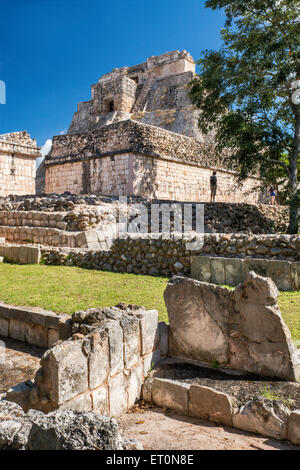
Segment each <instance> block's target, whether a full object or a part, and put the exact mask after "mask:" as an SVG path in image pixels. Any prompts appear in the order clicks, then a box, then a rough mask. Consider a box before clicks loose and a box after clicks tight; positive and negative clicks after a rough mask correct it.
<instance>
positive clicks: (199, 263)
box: [191, 256, 211, 282]
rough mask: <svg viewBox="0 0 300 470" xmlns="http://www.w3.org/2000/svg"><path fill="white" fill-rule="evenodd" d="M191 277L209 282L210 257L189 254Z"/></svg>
mask: <svg viewBox="0 0 300 470" xmlns="http://www.w3.org/2000/svg"><path fill="white" fill-rule="evenodd" d="M191 277H192V278H193V279H198V281H204V282H211V267H210V258H209V257H206V256H191Z"/></svg>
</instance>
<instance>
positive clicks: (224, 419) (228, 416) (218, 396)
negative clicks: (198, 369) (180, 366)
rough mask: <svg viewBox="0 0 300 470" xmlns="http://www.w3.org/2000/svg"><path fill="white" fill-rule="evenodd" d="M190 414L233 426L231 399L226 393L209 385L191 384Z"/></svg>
mask: <svg viewBox="0 0 300 470" xmlns="http://www.w3.org/2000/svg"><path fill="white" fill-rule="evenodd" d="M189 415H190V416H194V417H195V418H201V419H204V420H209V421H213V422H214V423H220V424H225V425H226V426H232V405H231V399H230V397H229V396H228V395H226V393H222V392H218V391H217V390H213V389H212V388H209V387H204V386H201V385H191V387H190V391H189Z"/></svg>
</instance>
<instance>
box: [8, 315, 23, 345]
mask: <svg viewBox="0 0 300 470" xmlns="http://www.w3.org/2000/svg"><path fill="white" fill-rule="evenodd" d="M25 328H26V323H24V322H22V321H18V320H14V319H13V318H12V319H11V320H10V322H9V336H10V338H12V339H17V340H18V341H23V342H24V341H25Z"/></svg>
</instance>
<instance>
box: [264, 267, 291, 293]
mask: <svg viewBox="0 0 300 470" xmlns="http://www.w3.org/2000/svg"><path fill="white" fill-rule="evenodd" d="M268 268H269V269H268V276H269V277H270V278H271V279H273V281H274V282H275V284H276V286H277V287H278V289H279V290H283V291H287V290H291V288H292V279H291V263H290V262H289V261H270V262H269V266H268Z"/></svg>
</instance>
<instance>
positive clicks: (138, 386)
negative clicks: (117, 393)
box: [127, 362, 144, 408]
mask: <svg viewBox="0 0 300 470" xmlns="http://www.w3.org/2000/svg"><path fill="white" fill-rule="evenodd" d="M143 381H144V368H143V362H141V363H140V364H139V365H138V366H136V367H133V368H132V369H130V374H129V376H128V378H127V394H128V404H127V406H128V408H131V407H132V406H133V405H134V404H135V403H137V401H138V400H140V398H141V391H142V384H143Z"/></svg>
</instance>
